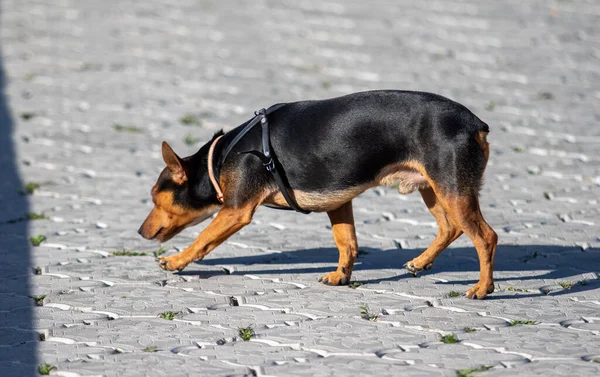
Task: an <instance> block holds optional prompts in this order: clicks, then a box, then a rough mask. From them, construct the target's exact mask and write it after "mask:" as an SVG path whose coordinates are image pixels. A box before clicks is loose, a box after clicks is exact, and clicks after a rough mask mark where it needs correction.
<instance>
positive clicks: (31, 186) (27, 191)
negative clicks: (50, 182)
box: [20, 182, 41, 195]
mask: <svg viewBox="0 0 600 377" xmlns="http://www.w3.org/2000/svg"><path fill="white" fill-rule="evenodd" d="M40 186H41V185H40V184H39V183H37V182H27V184H26V185H25V188H23V189H22V190H21V191H20V194H21V195H31V194H33V192H34V191H35V190H37V189H38V188H40Z"/></svg>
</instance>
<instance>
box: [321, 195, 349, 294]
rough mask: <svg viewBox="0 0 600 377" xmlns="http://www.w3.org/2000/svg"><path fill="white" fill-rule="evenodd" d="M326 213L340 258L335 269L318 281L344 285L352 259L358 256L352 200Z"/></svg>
mask: <svg viewBox="0 0 600 377" xmlns="http://www.w3.org/2000/svg"><path fill="white" fill-rule="evenodd" d="M327 215H328V216H329V219H330V220H331V226H332V231H333V239H334V240H335V244H336V246H337V247H338V250H339V252H340V259H339V262H338V268H337V270H336V271H334V272H331V273H329V274H326V275H324V276H323V277H321V279H319V281H322V282H323V283H324V284H328V285H345V284H348V283H349V282H350V277H351V276H352V268H353V267H354V260H355V259H356V257H357V256H358V243H357V241H356V231H355V229H354V214H353V212H352V202H351V201H350V202H347V203H345V204H343V205H342V206H341V207H339V208H337V209H334V210H332V211H329V212H327Z"/></svg>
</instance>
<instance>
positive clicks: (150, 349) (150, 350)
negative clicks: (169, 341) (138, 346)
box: [142, 346, 158, 352]
mask: <svg viewBox="0 0 600 377" xmlns="http://www.w3.org/2000/svg"><path fill="white" fill-rule="evenodd" d="M142 351H144V352H158V347H156V346H151V347H146V348H144V349H143V350H142Z"/></svg>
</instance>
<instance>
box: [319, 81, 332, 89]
mask: <svg viewBox="0 0 600 377" xmlns="http://www.w3.org/2000/svg"><path fill="white" fill-rule="evenodd" d="M321 88H323V89H330V88H331V82H330V81H321Z"/></svg>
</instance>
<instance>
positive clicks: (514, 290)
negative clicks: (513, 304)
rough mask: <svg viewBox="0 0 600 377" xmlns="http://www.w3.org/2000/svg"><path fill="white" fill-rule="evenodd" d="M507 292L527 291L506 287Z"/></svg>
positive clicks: (525, 290)
mask: <svg viewBox="0 0 600 377" xmlns="http://www.w3.org/2000/svg"><path fill="white" fill-rule="evenodd" d="M506 290H507V291H511V292H529V290H527V289H525V288H515V287H506Z"/></svg>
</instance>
